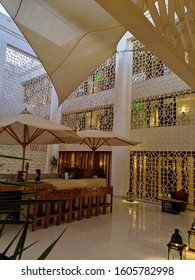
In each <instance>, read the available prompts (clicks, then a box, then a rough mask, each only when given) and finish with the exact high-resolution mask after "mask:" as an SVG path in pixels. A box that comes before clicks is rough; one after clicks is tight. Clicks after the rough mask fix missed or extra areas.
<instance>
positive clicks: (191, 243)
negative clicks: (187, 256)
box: [188, 219, 195, 252]
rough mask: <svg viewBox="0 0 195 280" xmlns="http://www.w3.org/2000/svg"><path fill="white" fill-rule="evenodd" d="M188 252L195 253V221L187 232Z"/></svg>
mask: <svg viewBox="0 0 195 280" xmlns="http://www.w3.org/2000/svg"><path fill="white" fill-rule="evenodd" d="M188 250H189V251H192V252H195V219H194V222H193V223H192V226H191V229H190V230H189V231H188Z"/></svg>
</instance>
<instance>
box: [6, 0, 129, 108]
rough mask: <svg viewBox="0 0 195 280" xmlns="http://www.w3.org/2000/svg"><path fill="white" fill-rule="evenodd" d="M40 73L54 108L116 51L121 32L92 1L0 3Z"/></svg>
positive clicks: (36, 0) (19, 0) (11, 1)
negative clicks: (49, 86)
mask: <svg viewBox="0 0 195 280" xmlns="http://www.w3.org/2000/svg"><path fill="white" fill-rule="evenodd" d="M1 3H2V4H3V6H4V8H5V9H6V10H7V11H8V13H9V14H10V16H11V17H12V18H13V20H14V21H15V23H16V24H17V26H18V27H19V29H20V30H21V32H22V33H23V34H24V36H25V38H26V39H27V40H28V42H29V44H30V45H31V47H32V48H33V50H34V51H35V53H36V54H37V56H38V58H39V60H40V61H41V63H42V64H43V66H44V67H45V69H46V71H47V73H48V75H49V77H50V79H51V81H52V83H53V85H54V87H55V89H56V92H57V95H58V99H59V105H60V104H61V103H62V102H63V101H64V100H65V99H66V97H67V96H68V95H69V94H70V93H71V92H72V91H73V90H74V89H75V88H76V87H77V86H79V85H80V84H81V82H83V80H84V79H85V78H87V76H88V75H89V74H91V72H92V71H94V70H95V69H96V68H97V67H98V66H99V65H101V64H102V63H103V62H104V61H105V60H106V59H107V58H108V57H110V56H111V55H112V54H113V53H114V52H115V50H116V45H117V43H118V41H119V40H120V38H121V37H122V36H123V35H124V33H125V32H126V29H125V28H124V27H122V26H121V24H119V23H118V22H117V21H116V20H115V19H114V18H113V17H112V16H110V15H109V14H108V13H107V12H106V11H105V10H104V9H103V8H102V7H101V6H99V4H97V3H96V1H94V0H82V1H81V0H55V1H54V0H14V1H13V0H2V1H1Z"/></svg>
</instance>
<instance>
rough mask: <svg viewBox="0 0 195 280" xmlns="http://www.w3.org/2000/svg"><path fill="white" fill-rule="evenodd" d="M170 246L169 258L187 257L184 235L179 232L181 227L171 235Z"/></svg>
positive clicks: (179, 258) (181, 258) (180, 258)
mask: <svg viewBox="0 0 195 280" xmlns="http://www.w3.org/2000/svg"><path fill="white" fill-rule="evenodd" d="M167 246H168V260H185V259H186V247H187V245H186V244H184V243H183V240H182V237H181V235H180V234H179V229H177V228H176V229H175V232H174V234H173V235H172V236H171V241H170V242H169V243H168V244H167Z"/></svg>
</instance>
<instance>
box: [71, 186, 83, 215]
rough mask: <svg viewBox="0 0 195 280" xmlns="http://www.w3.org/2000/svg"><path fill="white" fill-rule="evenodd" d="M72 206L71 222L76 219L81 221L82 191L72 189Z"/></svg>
mask: <svg viewBox="0 0 195 280" xmlns="http://www.w3.org/2000/svg"><path fill="white" fill-rule="evenodd" d="M71 192H72V205H71V210H70V211H71V220H72V219H76V218H77V220H79V219H81V216H80V214H79V213H80V209H81V197H80V192H81V189H72V190H71ZM75 217H76V218H75Z"/></svg>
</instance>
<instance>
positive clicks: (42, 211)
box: [27, 191, 48, 231]
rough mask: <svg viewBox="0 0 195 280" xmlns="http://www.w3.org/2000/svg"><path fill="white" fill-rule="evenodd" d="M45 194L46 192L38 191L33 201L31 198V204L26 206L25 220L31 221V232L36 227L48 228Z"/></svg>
mask: <svg viewBox="0 0 195 280" xmlns="http://www.w3.org/2000/svg"><path fill="white" fill-rule="evenodd" d="M47 193H48V192H46V191H44V192H41V191H38V192H36V193H35V197H34V199H32V198H31V201H32V204H28V205H27V218H29V219H30V220H32V231H35V227H36V226H41V225H42V223H43V227H44V228H47V227H48V220H47V212H48V209H47V207H48V204H47Z"/></svg>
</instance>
